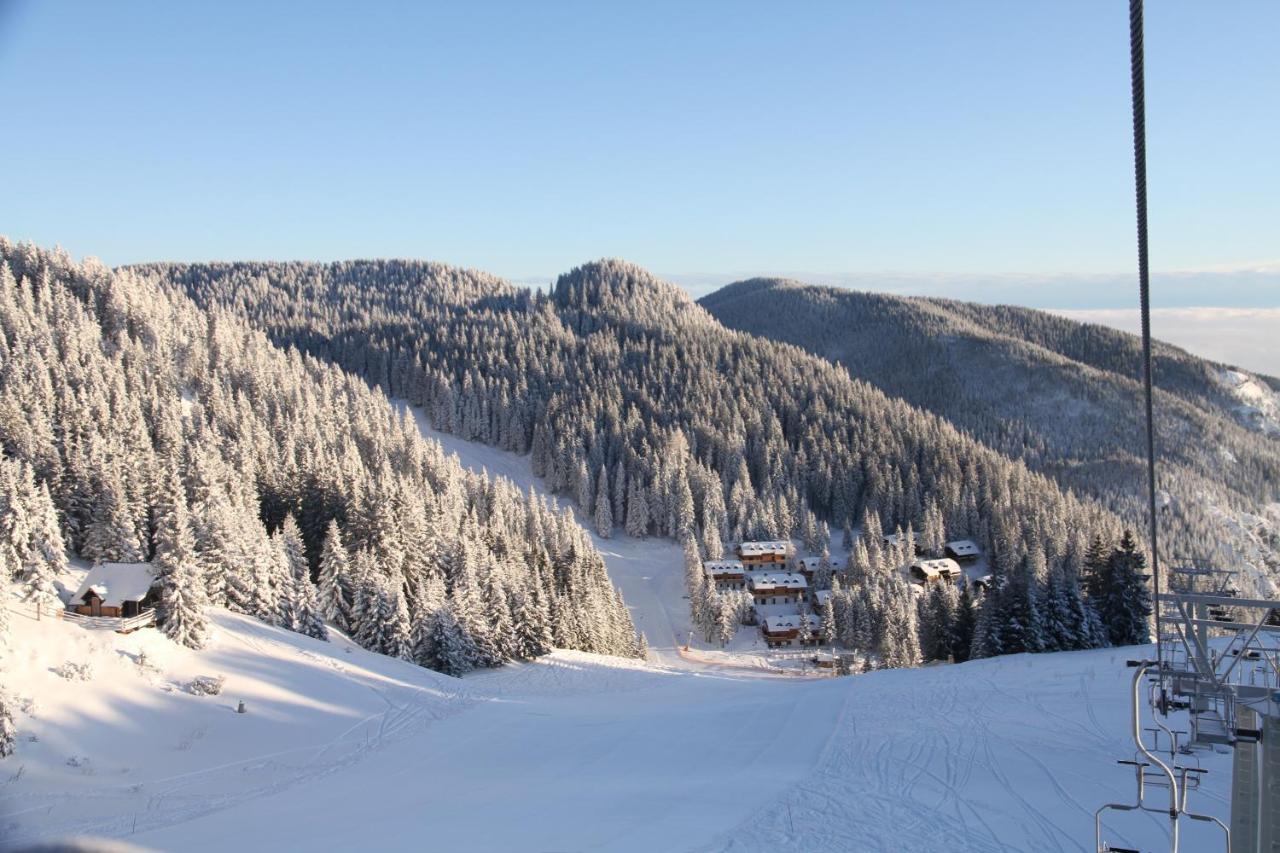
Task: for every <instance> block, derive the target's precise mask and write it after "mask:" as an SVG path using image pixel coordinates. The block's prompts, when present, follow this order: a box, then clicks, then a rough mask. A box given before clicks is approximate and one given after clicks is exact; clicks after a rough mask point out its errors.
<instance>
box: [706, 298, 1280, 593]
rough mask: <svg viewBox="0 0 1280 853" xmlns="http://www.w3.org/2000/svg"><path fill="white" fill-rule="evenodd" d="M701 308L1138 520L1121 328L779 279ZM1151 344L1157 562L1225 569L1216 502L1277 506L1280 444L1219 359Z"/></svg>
mask: <svg viewBox="0 0 1280 853" xmlns="http://www.w3.org/2000/svg"><path fill="white" fill-rule="evenodd" d="M700 304H701V305H702V306H703V307H704V308H706V309H707V310H708V311H709V312H711V313H712V314H713V315H715V317H716V318H717V319H718V320H720V322H722V323H724V324H725V325H727V326H730V327H732V328H735V329H740V330H742V331H745V332H749V333H752V334H757V335H761V336H764V337H768V338H772V339H776V340H780V341H788V342H790V343H794V344H796V345H798V346H801V347H803V348H804V349H806V350H807V351H809V352H812V353H815V354H817V355H820V356H822V357H824V358H827V359H830V360H832V361H835V362H837V363H839V364H840V365H841V366H843V367H844V368H845V369H846V370H847V371H848V372H849V373H850V374H851V375H852V376H854V377H856V378H859V379H862V380H865V381H867V382H869V383H871V384H873V385H875V386H876V387H878V388H880V389H882V390H883V391H884V392H885V393H886V394H889V395H891V396H894V397H898V398H901V399H903V400H905V401H907V402H909V403H911V404H913V405H915V406H919V407H921V408H923V409H927V410H928V411H931V412H934V413H936V414H938V415H940V416H942V417H945V418H947V419H948V420H949V421H951V422H952V423H954V424H956V425H957V426H958V427H960V428H962V429H964V430H965V431H966V432H968V433H969V434H971V435H973V436H975V437H976V438H978V439H979V440H980V441H982V442H983V443H985V444H987V445H989V446H991V447H993V448H995V449H997V450H999V451H1000V452H1002V453H1003V454H1005V455H1006V456H1009V457H1011V458H1015V459H1020V460H1022V461H1024V462H1025V463H1026V464H1027V465H1028V466H1029V467H1031V468H1032V469H1033V470H1036V471H1040V472H1043V473H1044V474H1046V475H1047V476H1049V477H1051V478H1053V479H1054V480H1056V481H1057V482H1058V483H1060V484H1061V485H1062V486H1063V487H1064V488H1068V489H1072V490H1074V491H1075V492H1076V493H1077V494H1080V495H1087V496H1090V497H1092V498H1094V499H1096V500H1097V501H1099V502H1100V503H1102V504H1103V505H1105V506H1107V507H1108V508H1110V509H1112V510H1113V511H1114V512H1116V513H1117V514H1119V515H1120V516H1122V517H1123V518H1125V519H1126V520H1127V521H1128V522H1129V523H1130V524H1132V525H1135V526H1138V527H1141V525H1143V524H1144V523H1145V518H1146V505H1145V501H1144V498H1143V490H1142V484H1143V482H1144V476H1145V475H1144V473H1143V465H1144V464H1145V453H1146V448H1145V445H1144V443H1143V436H1144V429H1145V428H1144V426H1143V423H1144V421H1143V411H1142V406H1141V404H1140V400H1141V395H1140V393H1141V388H1140V377H1141V361H1140V357H1141V347H1140V343H1139V341H1138V340H1137V339H1136V338H1134V337H1133V336H1132V335H1127V334H1124V333H1122V332H1117V331H1115V330H1112V329H1107V328H1103V327H1101V326H1095V325H1089V324H1084V323H1077V322H1074V321H1072V320H1067V319H1065V318H1062V317H1057V316H1054V315H1052V314H1048V313H1045V312H1042V311H1034V310H1031V309H1027V308H1018V307H1012V306H985V305H976V304H971V303H964V302H956V301H951V300H942V299H924V298H914V297H900V296H893V295H888V294H876V293H862V292H857V291H850V290H842V289H838V288H831V287H815V286H810V285H805V284H801V283H798V282H793V281H783V280H778V279H753V280H751V281H744V282H739V283H737V284H732V285H729V286H727V287H724V288H722V289H720V290H718V291H716V292H715V293H712V294H710V295H708V296H706V297H704V298H703V299H702V300H701V302H700ZM1154 354H1155V380H1156V400H1155V413H1156V418H1157V448H1158V453H1159V484H1160V487H1161V489H1162V490H1163V491H1165V492H1167V493H1168V495H1169V500H1168V501H1166V502H1164V511H1163V513H1162V517H1161V527H1162V533H1163V536H1164V546H1165V547H1164V548H1163V549H1162V550H1163V551H1164V555H1163V556H1164V558H1165V559H1166V560H1175V561H1177V562H1182V563H1190V562H1197V561H1198V562H1201V563H1211V564H1215V565H1219V566H1231V565H1233V563H1235V562H1236V561H1237V560H1238V558H1239V557H1240V556H1241V555H1240V553H1239V551H1238V550H1237V549H1236V548H1235V547H1233V546H1234V545H1237V544H1238V542H1233V541H1232V535H1231V531H1230V530H1228V529H1226V527H1225V526H1224V524H1223V523H1222V521H1221V519H1220V518H1216V517H1215V515H1214V511H1213V510H1214V508H1215V507H1216V508H1221V509H1231V510H1237V511H1243V512H1257V511H1259V508H1260V507H1263V506H1265V505H1267V504H1268V503H1271V502H1274V501H1277V500H1280V438H1278V437H1277V436H1275V435H1267V434H1266V433H1265V432H1264V431H1260V430H1258V429H1256V428H1251V425H1250V424H1249V422H1248V421H1247V420H1242V418H1241V415H1242V407H1241V401H1240V400H1239V399H1236V398H1234V397H1232V396H1231V394H1230V393H1229V391H1228V386H1227V385H1226V384H1225V383H1224V380H1223V374H1224V373H1225V372H1226V371H1227V370H1228V368H1227V367H1226V366H1225V365H1219V364H1214V363H1213V362H1209V361H1206V360H1205V359H1200V358H1196V357H1195V356H1192V355H1190V354H1189V353H1187V352H1185V351H1183V350H1181V349H1178V348H1177V347H1173V346H1170V345H1168V344H1163V343H1160V342H1158V341H1157V342H1156V347H1155V353H1154ZM1260 381H1264V382H1272V381H1274V380H1270V379H1269V378H1267V377H1261V379H1260ZM1275 544H1276V545H1280V543H1275ZM1275 568H1276V570H1277V571H1280V565H1277V566H1276V567H1275Z"/></svg>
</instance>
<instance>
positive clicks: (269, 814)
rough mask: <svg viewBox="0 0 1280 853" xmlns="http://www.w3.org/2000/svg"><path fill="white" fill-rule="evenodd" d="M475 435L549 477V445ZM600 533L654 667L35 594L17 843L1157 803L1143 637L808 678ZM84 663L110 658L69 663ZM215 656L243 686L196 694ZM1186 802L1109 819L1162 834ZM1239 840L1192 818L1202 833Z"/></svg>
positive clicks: (1138, 839)
mask: <svg viewBox="0 0 1280 853" xmlns="http://www.w3.org/2000/svg"><path fill="white" fill-rule="evenodd" d="M447 444H448V446H449V447H450V449H453V450H457V451H460V452H461V455H462V456H463V462H464V463H466V464H473V465H484V466H485V467H486V468H487V469H488V470H489V472H490V473H491V474H501V475H504V476H508V477H511V478H512V479H516V480H517V481H518V482H520V483H522V484H525V485H527V484H529V483H531V482H532V478H531V477H530V475H529V472H528V467H527V461H526V460H525V459H521V458H516V457H512V456H509V455H505V454H501V453H499V452H497V451H494V450H492V449H491V448H483V447H476V446H474V445H468V444H466V443H465V442H460V441H458V440H456V439H448V440H447ZM600 544H601V546H602V548H603V549H604V550H605V551H606V552H607V560H608V563H609V568H610V572H611V574H612V575H613V577H614V580H615V582H616V583H618V585H619V586H620V588H621V589H622V591H623V593H624V595H625V596H626V598H627V601H628V603H629V604H630V605H631V606H632V609H633V614H634V616H635V618H636V621H637V623H638V624H639V625H640V626H641V627H642V628H643V629H644V630H645V631H646V633H647V634H648V636H649V640H650V643H651V645H652V647H653V649H654V655H653V660H652V661H651V662H650V663H648V664H645V663H640V662H636V661H627V660H619V659H612V658H605V657H599V656H594V655H586V654H580V653H572V652H557V653H555V654H553V655H550V656H548V657H546V658H543V659H541V660H539V661H537V662H536V663H532V664H526V665H519V666H509V667H506V668H504V669H502V670H497V671H489V672H483V673H478V674H475V675H472V676H469V677H467V678H464V679H461V680H458V679H451V678H446V677H444V676H440V675H437V674H435V673H432V672H429V671H427V670H423V669H420V668H418V667H414V666H411V665H409V664H405V663H402V662H399V661H394V660H390V659H387V658H384V657H381V656H379V655H373V654H370V653H367V652H365V651H363V650H361V649H359V648H355V647H353V646H352V645H351V644H350V643H348V642H346V641H345V640H343V639H342V638H340V637H336V636H335V639H334V641H333V642H331V643H321V642H317V641H315V640H311V639H308V638H306V637H301V636H299V635H296V634H291V633H288V632H285V631H281V630H279V629H275V628H271V627H268V626H266V625H263V624H261V623H258V622H256V621H254V620H251V619H247V618H245V617H241V616H237V615H234V614H230V613H226V612H223V611H219V612H217V613H216V614H215V620H216V623H217V630H216V633H215V639H214V642H213V644H212V645H211V647H210V648H208V649H206V650H204V651H202V652H189V651H187V650H184V649H180V648H178V647H175V646H173V645H172V644H170V643H168V642H167V641H165V640H164V639H163V638H162V637H161V636H159V635H158V634H157V633H156V632H155V631H152V630H146V631H141V632H138V633H135V634H132V635H129V636H120V635H116V634H111V633H98V632H90V631H86V630H84V629H81V628H79V627H76V626H73V625H70V624H64V623H61V622H56V621H49V620H48V619H46V620H44V621H41V622H38V623H37V622H35V621H34V620H32V619H31V618H29V617H26V616H21V615H18V614H16V613H15V614H13V617H12V622H13V624H12V627H13V631H12V637H11V641H10V645H9V647H8V648H4V649H3V650H0V651H2V653H3V669H4V681H5V683H6V684H7V685H8V687H9V689H10V692H11V693H12V694H14V695H15V697H16V698H17V700H18V701H17V702H16V703H15V704H24V703H23V702H22V700H24V699H33V700H34V705H33V706H28V708H29V711H20V712H19V713H17V714H16V718H17V724H18V727H19V733H20V742H19V747H18V753H17V754H16V755H14V756H11V757H9V758H7V759H5V760H3V761H0V847H5V846H8V847H17V846H19V845H22V844H25V843H29V842H31V841H35V840H40V839H47V838H51V837H59V836H67V835H85V834H90V835H97V836H109V837H119V838H124V839H127V840H129V841H132V842H134V843H136V844H140V845H143V846H148V847H153V848H159V849H173V850H197V851H201V850H209V851H213V850H227V849H239V850H258V849H271V850H287V849H309V850H415V851H418V850H441V851H451V850H468V851H489V850H494V851H498V850H515V851H526V850H527V851H577V850H582V851H596V850H598V851H631V850H636V851H646V853H653V852H654V851H680V850H691V851H722V850H723V851H740V850H743V851H754V850H771V851H777V850H793V851H827V850H831V851H836V850H839V851H849V850H852V851H858V850H885V851H915V850H921V851H925V850H928V851H936V850H944V849H945V850H1008V851H1028V850H1036V851H1057V850H1071V851H1082V850H1089V849H1091V845H1092V843H1093V818H1092V813H1093V810H1094V809H1095V808H1096V807H1097V806H1098V805H1099V804H1101V803H1102V802H1104V801H1108V800H1121V801H1124V800H1129V799H1131V798H1132V795H1133V785H1132V776H1131V775H1130V773H1129V772H1128V771H1127V770H1125V769H1122V768H1120V767H1117V766H1116V765H1115V763H1114V761H1115V759H1117V758H1125V757H1130V756H1131V755H1132V751H1133V750H1132V745H1131V744H1129V742H1128V741H1127V736H1126V732H1125V718H1126V715H1127V713H1128V695H1127V693H1128V685H1129V678H1130V676H1131V673H1132V671H1131V670H1127V669H1125V667H1124V661H1125V660H1126V658H1129V657H1134V656H1137V655H1139V654H1141V653H1142V651H1143V650H1140V649H1118V650H1099V651H1089V652H1073V653H1061V654H1053V655H1039V656H1028V655H1019V656H1013V657H1008V658H1000V659H996V660H990V661H979V662H974V663H968V664H963V665H959V666H945V665H944V666H935V667H929V668H925V669H921V670H910V671H906V670H904V671H890V672H879V673H872V674H868V675H860V676H855V677H850V678H840V679H806V678H797V677H785V676H782V677H780V676H777V675H774V674H773V673H772V671H771V670H769V669H766V668H763V667H757V666H756V665H755V664H754V663H753V660H754V658H753V655H752V654H751V649H750V644H751V642H752V640H751V638H750V636H749V632H745V631H744V632H743V633H742V634H740V636H739V639H738V640H737V641H736V643H735V647H734V648H732V649H731V650H730V652H729V653H720V652H705V651H704V652H696V653H693V654H691V655H689V656H684V655H682V654H681V653H680V651H679V649H678V645H679V644H681V643H682V642H683V639H684V637H683V636H681V637H679V640H677V635H679V634H681V633H682V632H684V631H686V630H687V615H686V614H685V613H684V605H683V598H682V589H681V562H680V554H679V551H678V550H677V549H676V548H675V547H674V546H673V545H671V544H670V543H667V542H653V541H649V542H637V541H633V540H629V539H625V538H624V539H615V540H609V541H605V542H601V543H600ZM144 650H145V651H146V656H145V666H140V665H139V663H138V653H139V652H141V651H144ZM66 661H72V662H77V663H79V662H89V663H91V664H92V665H93V677H92V680H90V681H87V682H79V681H67V680H65V679H63V678H61V677H60V676H58V675H57V674H55V673H54V672H53V671H52V670H53V669H54V668H57V667H58V666H59V665H60V664H62V663H64V662H66ZM197 675H224V676H225V677H226V682H225V687H224V691H223V693H222V694H221V695H219V696H205V697H201V696H195V695H191V694H190V693H188V692H186V691H185V690H184V689H183V686H184V685H185V684H186V683H187V682H189V681H190V679H191V678H193V677H195V676H197ZM241 700H243V701H244V702H245V704H246V709H247V713H245V714H237V713H235V708H236V705H237V703H238V702H239V701H241ZM31 736H34V737H35V738H36V740H34V741H32V740H29V738H30V737H31ZM70 759H74V762H69V760H70ZM1201 761H1202V763H1203V764H1204V766H1206V767H1209V768H1210V769H1211V771H1212V772H1211V773H1209V774H1208V776H1207V779H1206V782H1205V787H1204V788H1203V789H1202V790H1201V791H1200V792H1199V793H1197V794H1193V797H1192V804H1193V806H1195V807H1198V808H1200V809H1201V810H1205V811H1209V812H1211V813H1214V814H1218V815H1220V816H1221V815H1224V814H1225V811H1226V797H1227V793H1228V791H1229V778H1228V774H1227V769H1228V766H1229V765H1228V763H1227V756H1223V755H1209V756H1202V757H1201ZM1162 793H1163V792H1155V794H1154V796H1153V800H1152V802H1153V803H1156V802H1157V801H1158V800H1159V797H1160V796H1161V794H1162ZM1165 823H1166V821H1165V820H1164V819H1163V818H1161V817H1160V816H1158V815H1147V814H1142V815H1140V816H1133V817H1129V818H1128V819H1127V820H1126V819H1121V820H1117V821H1116V822H1115V823H1114V826H1115V830H1116V831H1115V832H1112V833H1110V834H1109V835H1108V838H1109V839H1110V840H1111V841H1112V842H1113V843H1116V844H1121V843H1123V844H1124V845H1125V846H1130V847H1139V846H1141V847H1142V848H1144V849H1149V848H1153V847H1159V846H1161V839H1162V837H1163V829H1164V824H1165ZM1214 841H1216V839H1215V838H1214V836H1213V835H1212V834H1211V833H1209V832H1208V831H1207V830H1206V829H1204V828H1202V827H1201V826H1199V825H1194V826H1190V827H1188V828H1187V829H1186V830H1185V835H1184V849H1194V850H1212V849H1216V848H1215V847H1214V846H1212V845H1213V842H1214Z"/></svg>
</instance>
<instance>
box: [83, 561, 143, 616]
mask: <svg viewBox="0 0 1280 853" xmlns="http://www.w3.org/2000/svg"><path fill="white" fill-rule="evenodd" d="M155 582H156V570H155V567H154V566H152V565H151V564H150V563H99V564H98V565H96V566H94V567H93V568H92V569H90V570H89V573H88V574H87V575H85V576H84V580H83V581H82V582H81V583H80V588H79V589H77V590H76V594H75V596H74V597H73V598H72V601H73V602H75V603H76V604H80V603H82V602H83V601H84V596H85V594H86V593H88V592H89V591H90V590H92V591H93V592H95V593H97V595H98V596H99V597H100V598H101V599H102V604H103V606H105V607H119V606H121V605H122V604H124V603H125V602H126V601H141V600H142V599H144V598H146V597H147V593H148V592H150V591H151V587H153V586H154V585H155Z"/></svg>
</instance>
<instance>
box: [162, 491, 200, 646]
mask: <svg viewBox="0 0 1280 853" xmlns="http://www.w3.org/2000/svg"><path fill="white" fill-rule="evenodd" d="M164 493H165V497H164V502H165V510H166V511H165V514H164V515H163V516H161V518H160V519H159V521H158V524H157V528H156V553H155V556H154V557H153V558H152V562H153V563H154V565H155V569H156V575H157V580H158V581H159V584H160V604H159V607H158V608H157V611H158V613H157V615H158V617H159V620H160V628H161V630H163V631H164V633H165V636H166V637H168V638H169V639H170V640H173V641H174V642H175V643H178V644H180V645H183V646H186V647H187V648H190V649H199V648H203V647H204V644H205V641H206V640H207V638H208V634H209V621H208V617H207V616H206V614H205V607H206V605H207V599H206V597H205V589H204V578H203V577H202V575H201V571H200V563H199V560H198V559H197V557H196V545H195V536H194V535H193V534H192V532H191V521H190V518H189V516H188V512H187V495H186V491H185V489H184V488H183V485H182V480H181V478H180V477H179V476H178V472H177V470H176V469H173V470H170V471H169V473H168V476H167V477H166V479H165V489H164Z"/></svg>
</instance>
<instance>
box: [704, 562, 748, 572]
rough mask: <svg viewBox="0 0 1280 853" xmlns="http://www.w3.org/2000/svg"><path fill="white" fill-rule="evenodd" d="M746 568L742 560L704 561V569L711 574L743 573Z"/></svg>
mask: <svg viewBox="0 0 1280 853" xmlns="http://www.w3.org/2000/svg"><path fill="white" fill-rule="evenodd" d="M746 568H747V567H746V566H744V565H742V561H741V560H706V561H704V562H703V563H702V569H703V571H705V572H706V573H707V574H709V575H728V574H742V573H743V572H745V571H746Z"/></svg>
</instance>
